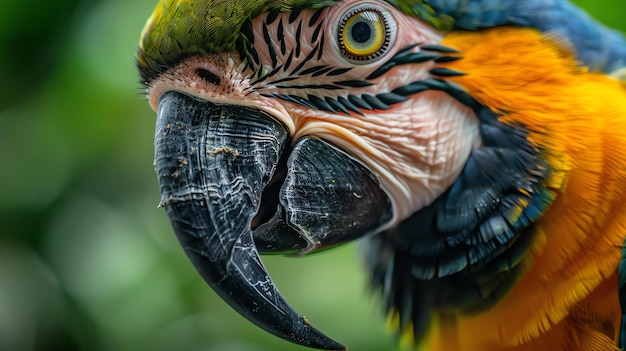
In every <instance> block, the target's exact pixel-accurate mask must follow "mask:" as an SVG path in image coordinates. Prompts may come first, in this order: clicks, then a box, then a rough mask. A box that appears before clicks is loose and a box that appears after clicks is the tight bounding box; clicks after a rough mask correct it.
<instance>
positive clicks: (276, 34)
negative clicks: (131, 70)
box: [136, 0, 549, 350]
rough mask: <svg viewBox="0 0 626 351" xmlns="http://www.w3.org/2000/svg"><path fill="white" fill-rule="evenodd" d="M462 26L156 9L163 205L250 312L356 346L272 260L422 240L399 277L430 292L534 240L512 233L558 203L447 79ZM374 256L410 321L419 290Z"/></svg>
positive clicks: (151, 54)
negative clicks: (309, 306) (293, 300)
mask: <svg viewBox="0 0 626 351" xmlns="http://www.w3.org/2000/svg"><path fill="white" fill-rule="evenodd" d="M450 26H451V22H450V18H449V17H447V16H445V15H437V13H436V12H435V11H433V9H432V8H430V7H429V6H428V5H427V4H425V3H424V2H423V1H403V2H401V1H372V0H368V1H356V0H345V1H333V0H326V1H310V0H291V1H285V0H283V1H271V0H266V1H192V0H161V2H160V3H159V4H158V5H157V7H156V10H155V11H154V13H153V15H152V17H151V18H150V19H149V20H148V22H147V24H146V26H145V29H144V31H143V33H142V37H141V41H140V45H139V48H138V52H137V56H136V60H137V66H138V69H139V73H140V78H141V81H142V83H143V84H144V85H145V87H146V88H147V95H148V100H149V103H150V105H151V107H152V108H153V109H154V110H155V111H156V112H157V114H158V118H157V126H156V132H155V167H156V172H157V175H158V180H159V184H160V189H161V203H160V206H161V207H163V208H165V210H166V212H167V215H168V217H169V219H170V222H171V225H172V227H173V229H174V231H175V233H176V235H177V237H178V240H179V241H180V243H181V245H182V247H183V249H184V250H185V252H186V254H187V255H188V257H189V259H190V260H191V262H192V263H193V265H194V266H195V267H196V269H197V270H198V272H199V273H200V274H201V275H202V277H203V278H204V279H205V280H206V282H207V283H208V284H209V285H210V286H211V287H212V288H213V289H214V290H215V291H216V292H217V293H218V294H219V295H220V296H221V297H222V298H223V299H224V300H225V301H226V302H227V303H228V304H230V306H232V307H233V308H234V309H235V310H237V311H238V312H239V313H240V314H242V315H243V316H244V317H246V318H247V319H249V320H250V321H252V322H253V323H255V324H256V325H258V326H259V327H261V328H263V329H265V330H267V331H269V332H271V333H273V334H275V335H277V336H279V337H281V338H284V339H286V340H289V341H292V342H295V343H298V344H302V345H307V346H310V347H316V348H321V349H329V350H340V349H344V347H343V346H342V345H340V344H338V343H337V342H335V341H333V340H331V339H330V338H328V337H327V336H325V335H324V334H322V333H321V332H319V331H318V330H316V329H315V328H313V327H312V326H311V325H310V324H309V322H308V321H307V320H306V319H305V318H304V317H302V316H301V315H299V314H297V313H296V312H295V311H294V310H293V309H292V308H291V307H290V306H289V305H288V303H287V302H286V301H285V300H284V299H283V297H282V296H281V295H280V293H279V292H278V290H277V288H276V287H275V285H274V283H273V282H272V280H271V278H270V277H269V275H268V273H267V271H266V270H265V268H264V266H263V264H262V262H261V260H260V258H259V255H260V254H270V253H271V254H295V255H303V254H308V253H312V252H315V251H319V250H324V249H328V248H332V247H335V246H337V245H340V244H342V243H346V242H349V241H353V240H355V239H358V238H361V237H366V236H369V237H372V236H373V235H375V234H377V233H381V232H386V233H388V234H389V235H388V236H386V237H385V238H386V239H384V240H396V241H398V242H401V241H407V242H409V240H408V239H407V235H409V236H410V237H411V240H410V243H409V244H407V246H406V250H407V254H411V255H414V256H416V257H422V258H423V260H421V261H420V260H416V263H415V264H414V265H413V266H412V267H408V269H407V271H406V272H405V273H402V274H407V275H412V277H419V278H423V279H430V280H432V279H433V278H440V277H445V276H450V275H453V274H456V273H459V272H461V271H463V270H464V269H466V268H467V267H484V266H486V262H487V261H488V260H489V259H491V258H492V257H495V256H497V255H498V254H499V253H501V252H502V250H503V249H502V248H503V247H505V248H509V247H512V246H514V245H513V243H514V242H516V239H517V238H518V237H519V230H520V229H519V228H521V227H523V226H521V225H520V226H514V225H512V224H509V223H517V221H518V220H521V219H520V218H526V221H528V218H531V219H530V220H532V218H534V217H536V215H535V214H534V213H535V212H541V210H542V209H543V208H544V207H545V206H546V204H545V203H547V202H549V201H548V200H546V199H548V197H547V196H546V195H545V193H543V192H542V185H541V184H542V183H541V181H542V179H543V178H544V177H545V176H546V172H547V171H546V167H545V165H544V164H542V163H541V161H540V159H539V158H538V157H537V154H538V153H539V152H540V150H538V149H537V148H534V147H532V146H531V145H529V144H528V143H527V142H526V135H525V134H524V133H525V132H524V130H523V128H513V127H511V126H509V125H506V124H503V123H500V122H498V121H497V118H496V116H495V114H494V113H493V112H492V111H491V110H489V109H486V108H484V106H482V105H481V104H480V103H478V102H477V101H476V100H474V99H473V98H472V97H470V96H469V95H468V94H467V93H466V92H465V91H464V89H463V88H461V87H460V86H459V85H457V84H455V83H454V82H452V81H451V80H450V79H448V78H449V77H456V76H461V75H463V72H460V71H458V70H455V69H452V68H450V67H447V65H448V64H449V63H451V62H455V61H457V60H459V59H461V57H460V55H459V54H458V52H457V50H456V49H454V48H451V47H449V46H445V45H442V39H443V37H444V33H443V32H442V30H445V29H446V28H449V27H450ZM494 160H495V161H494ZM494 162H495V163H494ZM485 165H487V166H485ZM505 166H506V167H505ZM485 167H487V168H490V169H488V170H487V171H486V172H483V170H484V168H485ZM504 170H511V171H510V172H509V173H507V174H506V176H505V177H501V179H502V180H501V181H499V182H498V183H497V186H496V187H495V188H494V187H493V183H494V181H493V179H494V177H495V176H494V174H496V173H498V172H504ZM494 194H495V195H494ZM502 194H504V195H503V196H500V195H502ZM537 194H543V195H541V196H540V197H539V198H540V200H537V197H536V196H535V195H537ZM537 196H538V195H537ZM494 198H500V199H502V201H501V202H499V203H494V201H493V199H494ZM526 209H528V211H526ZM463 211H464V212H463ZM525 211H526V212H525ZM460 212H462V213H464V216H457V214H458V213H460ZM434 213H437V214H438V216H437V217H435V216H434ZM452 214H454V216H453V215H452ZM416 215H417V217H416ZM505 215H506V218H507V221H504V220H502V218H503V216H505ZM434 218H436V219H434ZM397 228H404V229H406V228H411V230H409V231H408V232H410V233H411V234H406V235H405V234H402V235H400V234H399V233H398V234H394V233H396V232H395V231H397V230H398V229H397ZM468 228H469V229H468ZM404 229H403V230H404ZM413 229H415V230H413ZM376 240H379V241H380V240H383V239H376ZM470 241H471V244H468V242H470ZM495 242H498V243H499V244H498V245H496V244H494V243H495ZM383 244H384V243H382V242H378V243H377V242H376V241H374V245H378V248H380V246H381V245H383ZM520 245H521V244H520ZM524 245H525V244H524ZM470 246H471V247H470ZM468 247H470V248H471V250H469V249H468ZM523 247H525V246H523ZM472 250H473V251H472ZM468 251H469V253H468ZM377 256H378V257H379V258H377V259H379V260H384V257H383V256H384V255H382V254H381V251H380V250H378V253H377ZM375 261H376V260H373V262H372V263H371V265H372V266H373V267H372V269H373V271H374V278H373V279H374V281H375V282H376V281H377V282H378V285H379V286H380V287H381V289H382V290H383V292H384V294H385V295H386V296H388V301H389V304H390V309H395V310H400V315H401V319H402V320H403V321H402V324H403V325H404V326H406V325H408V324H410V323H409V322H406V320H408V319H411V318H409V317H408V316H410V315H412V314H414V310H417V309H418V307H419V306H408V305H406V304H404V302H402V301H405V300H406V299H404V298H403V296H405V295H406V294H409V293H410V292H411V293H412V291H413V290H417V287H414V286H413V285H411V284H412V283H408V282H410V281H412V280H410V279H413V278H410V279H409V280H405V281H406V282H407V283H405V284H407V285H393V284H392V285H389V284H387V283H385V282H386V281H387V280H386V279H385V275H386V274H387V273H388V272H386V271H384V270H383V271H380V270H378V271H377V267H378V266H377V263H376V262H375ZM419 262H423V263H424V264H423V265H420V264H419ZM432 262H436V263H432ZM381 264H382V263H381ZM497 264H498V265H502V264H503V263H502V262H499V263H497ZM490 268H493V267H490ZM476 269H478V268H476ZM398 274H400V273H398ZM400 278H402V277H400ZM494 279H496V278H494ZM497 279H498V281H506V279H502V277H501V276H499V277H498V278H497ZM398 281H402V279H399V280H398ZM486 281H491V280H489V279H487V280H486ZM387 282H388V281H387ZM394 284H396V283H394ZM397 284H402V283H397ZM436 284H444V283H442V282H441V281H436ZM485 284H487V283H485ZM407 289H408V290H407ZM456 290H458V289H456ZM456 297H458V296H456ZM454 298H455V297H450V298H449V299H448V300H447V301H450V300H454ZM457 300H463V299H461V298H458V299H457ZM459 304H460V302H459ZM412 323H416V322H415V320H413V322H412ZM414 327H415V328H418V327H417V326H414Z"/></svg>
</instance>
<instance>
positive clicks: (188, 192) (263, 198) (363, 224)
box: [155, 91, 391, 350]
mask: <svg viewBox="0 0 626 351" xmlns="http://www.w3.org/2000/svg"><path fill="white" fill-rule="evenodd" d="M288 144H289V133H288V131H287V129H286V128H285V127H284V126H283V125H282V124H281V123H280V122H278V121H277V120H276V119H274V118H273V117H272V116H271V115H269V114H267V113H265V112H263V111H262V110H260V109H257V108H252V107H244V106H238V105H227V104H215V103H212V102H208V101H204V100H200V99H197V98H194V97H191V96H189V95H185V94H183V93H180V92H173V91H171V92H166V93H164V94H163V95H162V96H161V98H160V101H159V109H158V120H157V126H156V135H155V165H156V171H157V175H158V179H159V184H160V187H161V205H162V206H163V207H165V209H166V211H167V215H168V217H169V219H170V222H171V224H172V227H173V228H174V231H175V232H176V235H177V237H178V240H179V241H180V243H181V245H182V247H183V248H184V250H185V252H186V253H187V256H188V257H189V259H190V260H191V262H192V263H193V265H194V266H195V267H196V269H197V270H198V272H199V273H200V274H201V275H202V277H203V278H204V280H205V281H206V282H207V283H208V284H209V285H210V286H211V287H212V288H213V289H214V290H215V291H216V292H217V293H218V294H219V295H220V297H221V298H222V299H224V300H225V301H226V302H227V303H228V304H229V305H230V306H231V307H232V308H234V309H235V310H236V311H237V312H239V313H240V314H241V315H243V316H244V317H246V318H247V319H248V320H250V321H251V322H253V323H254V324H256V325H257V326H259V327H261V328H263V329H265V330H266V331H268V332H270V333H272V334H274V335H276V336H278V337H280V338H283V339H285V340H289V341H292V342H294V343H297V344H301V345H305V346H309V347H314V348H318V349H323V350H345V349H346V348H345V347H344V346H343V345H341V344H339V343H337V342H335V341H333V340H332V339H330V338H328V337H327V336H325V335H324V334H322V333H321V332H320V331H318V330H317V329H315V328H313V327H312V326H311V325H310V324H309V323H308V322H307V320H306V319H305V318H304V317H303V316H300V315H298V314H297V313H296V312H295V311H294V310H293V309H292V308H291V307H290V306H289V305H288V304H287V302H286V301H285V300H284V299H283V297H282V296H281V295H280V293H279V292H278V290H277V289H276V287H275V285H274V283H273V282H272V280H271V278H270V277H269V275H268V273H267V271H266V270H265V268H264V266H263V263H262V262H261V260H260V258H259V251H258V250H257V246H259V247H260V248H261V250H262V252H264V253H285V252H301V253H302V252H308V251H311V250H313V249H315V248H324V247H331V246H334V245H338V244H340V243H342V242H346V241H349V240H353V239H355V238H357V237H359V236H362V235H364V234H367V233H371V232H373V231H374V230H376V229H377V228H379V227H380V226H381V225H383V224H384V223H386V222H387V221H388V220H389V219H390V218H391V205H390V201H389V198H388V197H387V196H386V195H385V193H384V192H383V191H382V190H381V189H380V187H379V185H378V182H377V181H376V178H375V177H374V176H373V175H372V174H371V172H369V171H368V170H367V169H366V168H365V167H363V166H362V165H360V164H359V163H358V162H356V161H355V160H353V159H351V158H349V157H347V156H346V154H344V153H343V152H340V151H338V150H337V149H336V148H335V147H333V146H332V145H330V144H328V143H326V142H324V141H322V140H319V139H314V138H307V139H305V140H304V141H301V142H299V143H298V144H297V145H296V146H295V147H294V148H293V149H291V148H290V146H289V145H288ZM289 152H291V155H290V157H289V159H287V157H286V156H289ZM310 155H318V156H317V157H309V156H310ZM319 189H325V190H324V192H323V193H319ZM267 194H273V195H269V196H268V195H267ZM326 202H327V203H328V204H330V205H328V204H326ZM253 228H254V232H255V234H254V237H253V231H252V229H253ZM255 244H256V245H255Z"/></svg>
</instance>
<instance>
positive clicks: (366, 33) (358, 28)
mask: <svg viewBox="0 0 626 351" xmlns="http://www.w3.org/2000/svg"><path fill="white" fill-rule="evenodd" d="M350 34H352V39H354V41H356V42H357V43H365V42H366V41H368V40H370V37H371V36H372V30H371V29H370V26H369V25H368V24H367V23H365V22H363V21H361V22H357V23H355V24H354V25H353V26H352V28H351V29H350Z"/></svg>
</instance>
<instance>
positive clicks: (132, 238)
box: [0, 0, 626, 351]
mask: <svg viewBox="0 0 626 351" xmlns="http://www.w3.org/2000/svg"><path fill="white" fill-rule="evenodd" d="M577 3H579V4H581V5H582V6H583V7H585V8H586V9H588V10H589V11H590V12H591V13H592V14H593V15H594V16H595V17H597V18H598V19H600V20H601V21H603V22H604V23H606V24H608V25H610V26H612V27H615V28H620V29H621V30H626V24H625V22H624V17H623V14H624V11H623V10H624V8H626V3H624V0H611V1H609V0H595V1H590V0H588V1H583V0H580V1H577ZM155 4H156V0H134V1H125V0H88V1H83V0H57V1H54V2H52V1H48V2H46V1H33V0H24V1H20V2H16V1H8V2H5V3H4V4H3V6H2V10H1V11H0V67H2V74H1V77H0V164H1V166H0V167H1V168H0V184H4V185H3V186H2V187H1V188H0V350H2V351H26V350H50V351H52V350H55V351H56V350H64V351H72V350H89V351H101V350H102V351H104V350H111V351H126V350H129V351H130V350H152V351H166V350H167V351H169V350H172V351H173V350H185V351H187V350H189V351H196V350H198V351H199V350H203V351H211V350H218V351H265V350H277V349H290V350H305V349H304V348H302V347H299V346H295V345H292V344H290V343H287V342H285V341H282V340H279V339H278V338H275V337H273V336H271V335H269V334H266V333H264V332H262V331H261V330H259V329H257V328H256V327H254V326H252V324H250V323H248V322H247V321H245V320H244V319H243V318H242V317H240V316H239V315H237V314H236V313H235V312H233V311H231V310H230V308H228V307H227V306H226V305H225V304H224V303H223V302H222V301H221V300H220V299H219V298H217V297H216V296H215V294H214V293H213V292H212V291H211V290H210V289H209V288H208V287H207V286H206V285H205V284H204V282H203V281H202V280H201V278H200V277H199V276H198V275H197V274H196V273H195V270H194V269H193V268H192V266H191V264H190V263H188V262H187V259H186V257H184V254H183V252H182V250H181V249H180V248H179V246H178V243H177V242H176V240H175V237H174V235H173V234H172V232H171V230H170V227H169V224H168V222H167V220H166V216H165V213H164V211H163V210H159V209H157V208H156V206H157V203H158V201H159V194H158V186H157V183H156V177H155V175H154V171H153V167H152V158H153V154H152V152H153V151H152V139H153V128H154V119H155V114H154V113H153V111H151V110H150V108H149V107H148V104H147V102H146V101H145V98H144V97H143V91H142V89H141V87H140V85H139V84H138V83H137V77H136V72H135V69H134V63H133V55H134V53H135V47H136V43H137V40H138V36H139V33H140V31H141V29H142V27H143V24H144V22H145V20H146V19H147V17H148V16H149V14H150V13H151V11H152V9H153V7H154V6H155ZM264 261H265V262H266V264H267V266H268V270H269V271H270V272H271V274H272V276H273V278H274V280H275V281H276V283H277V285H278V287H279V288H280V289H281V292H282V293H283V294H284V295H285V297H286V298H287V300H288V301H290V302H291V303H292V305H293V306H294V307H295V309H296V310H297V311H299V312H300V313H303V314H305V315H306V316H307V317H308V319H309V320H310V321H311V322H312V323H314V324H315V325H316V326H317V327H318V328H320V329H321V330H323V331H325V332H327V333H328V334H329V335H330V336H332V337H334V338H336V339H337V340H339V341H341V342H343V343H345V344H347V345H349V346H350V347H351V349H352V350H365V351H369V350H377V351H379V350H397V348H396V347H395V341H394V338H393V335H392V333H390V332H389V331H388V330H386V328H385V327H384V326H385V322H384V319H383V318H382V316H381V313H380V311H381V307H380V303H379V301H378V300H377V298H376V297H372V296H370V295H369V294H368V293H367V289H366V281H365V277H364V275H363V272H362V270H361V268H362V264H361V262H360V260H359V257H358V254H357V253H356V250H355V247H354V245H353V246H347V247H343V248H340V249H337V250H334V251H331V252H327V253H323V254H319V255H314V256H312V257H305V258H301V259H291V258H284V257H266V258H265V259H264Z"/></svg>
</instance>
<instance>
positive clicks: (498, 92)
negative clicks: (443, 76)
mask: <svg viewBox="0 0 626 351" xmlns="http://www.w3.org/2000/svg"><path fill="white" fill-rule="evenodd" d="M443 44H444V45H446V46H449V47H452V48H456V49H458V50H459V51H460V52H461V53H462V56H463V59H462V60H458V61H456V62H453V63H450V64H447V67H449V68H451V69H455V70H458V71H461V72H464V73H466V75H463V76H458V77H452V78H450V79H451V80H454V81H455V82H456V83H458V84H459V85H461V86H462V87H464V88H465V89H466V90H467V91H468V92H469V93H470V95H472V96H473V97H474V98H476V99H477V100H478V101H480V102H481V103H483V104H485V105H486V106H489V107H490V108H492V109H493V110H494V111H500V112H502V117H501V121H503V122H505V123H516V124H520V123H521V124H523V125H524V126H525V127H526V128H527V129H528V130H529V132H530V133H529V136H528V140H529V141H530V142H531V143H533V144H534V145H536V146H537V147H539V148H540V149H541V150H542V154H543V155H544V156H545V158H546V161H547V162H548V164H549V165H550V166H551V167H552V172H553V173H552V175H551V179H550V180H549V186H550V188H551V189H550V190H551V191H552V192H553V193H554V194H555V195H556V196H557V197H556V200H555V201H554V203H553V204H552V205H551V207H550V209H549V210H548V211H547V212H546V213H545V214H544V216H543V217H542V218H541V219H540V220H539V221H538V222H537V226H536V227H537V233H536V239H535V241H534V244H533V246H532V247H531V249H530V253H529V255H528V256H527V258H526V261H525V262H523V264H524V267H526V269H525V272H524V275H523V276H522V278H521V279H520V281H519V282H518V284H517V285H516V286H515V287H514V288H513V290H512V291H511V292H510V293H509V294H508V295H507V296H506V297H505V298H504V299H503V300H502V301H500V302H499V303H498V304H497V305H496V306H494V307H493V308H491V309H489V310H488V311H486V312H484V313H482V314H479V315H476V316H471V317H468V316H457V318H455V319H454V323H453V324H451V323H450V322H449V321H450V319H449V318H448V319H445V318H444V319H435V321H434V322H433V323H434V324H436V325H435V326H433V327H432V328H431V329H430V331H429V334H428V336H427V337H426V341H425V342H426V343H427V345H428V347H426V348H425V349H428V350H431V351H436V350H459V351H463V350H467V351H470V350H511V351H513V350H516V351H521V350H535V351H540V350H617V347H616V346H615V345H616V339H617V335H618V333H617V328H618V327H619V318H620V315H619V314H620V311H619V302H618V297H617V277H616V271H617V266H618V263H619V260H620V258H621V249H620V247H621V245H622V243H623V240H624V234H625V233H626V230H625V229H626V211H624V210H623V209H622V208H623V205H624V204H626V193H625V191H624V188H626V187H625V186H624V185H625V184H626V90H625V89H624V84H623V83H622V82H620V81H619V80H618V79H615V78H612V77H610V76H607V75H603V74H598V73H591V72H589V71H588V70H587V69H585V68H584V67H580V66H579V65H578V63H577V62H576V60H575V57H574V55H572V54H571V53H568V52H567V51H566V50H564V49H562V48H561V47H559V45H558V44H557V43H555V42H554V41H553V40H552V39H550V38H547V37H545V36H542V34H540V33H539V32H537V31H534V30H531V29H522V28H497V29H492V30H487V31H480V32H459V33H453V34H450V35H449V36H448V37H446V38H445V40H444V42H443ZM589 311H594V314H593V318H590V317H589V316H590V315H589V313H588V312H589ZM444 331H445V333H444Z"/></svg>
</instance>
